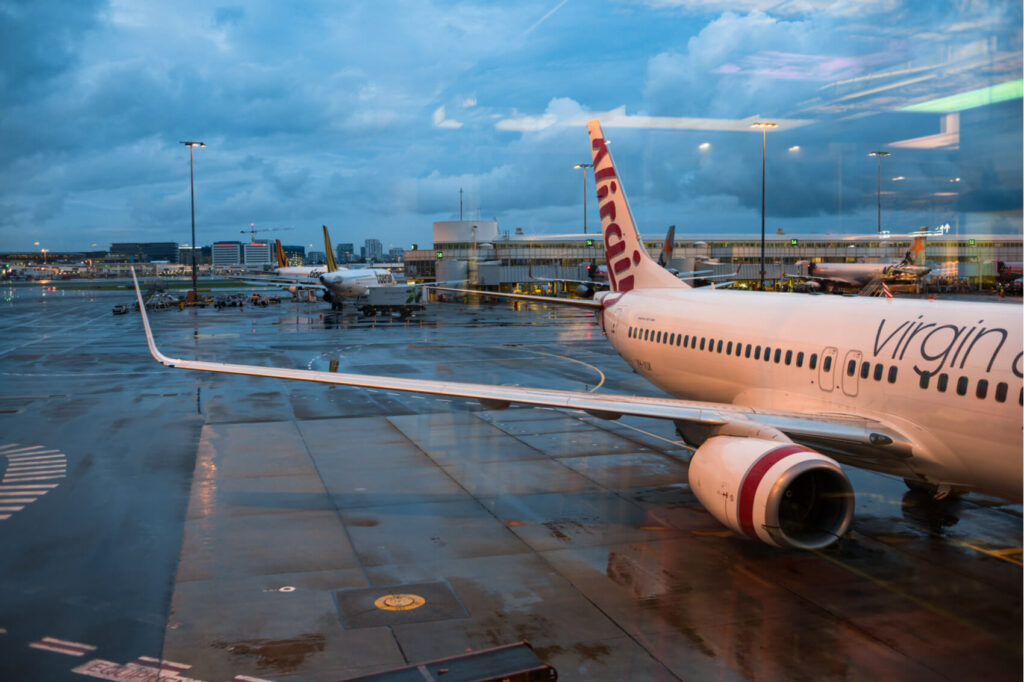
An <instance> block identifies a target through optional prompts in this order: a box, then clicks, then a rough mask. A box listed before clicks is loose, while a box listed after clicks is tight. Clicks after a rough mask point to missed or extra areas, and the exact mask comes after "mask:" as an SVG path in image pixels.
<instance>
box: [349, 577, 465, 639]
mask: <svg viewBox="0 0 1024 682" xmlns="http://www.w3.org/2000/svg"><path fill="white" fill-rule="evenodd" d="M332 594H333V595H334V601H335V603H336V604H337V605H338V616H339V617H340V618H341V624H342V626H344V627H345V628H346V629H353V628H372V627H380V626H382V625H402V624H405V623H427V622H431V621H438V620H450V619H452V618H467V617H468V616H469V614H467V613H466V610H465V609H464V608H462V604H460V603H459V600H458V598H457V597H456V596H455V593H454V592H452V589H451V588H450V587H449V586H448V584H447V583H443V582H438V583H419V584H416V585H388V586H384V587H361V588H358V589H354V590H334V592H333V593H332Z"/></svg>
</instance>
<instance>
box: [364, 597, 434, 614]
mask: <svg viewBox="0 0 1024 682" xmlns="http://www.w3.org/2000/svg"><path fill="white" fill-rule="evenodd" d="M426 603H427V600H426V599H424V598H423V597H421V596H419V595H418V594H385V595H384V596H383V597H380V598H379V599H377V600H376V601H374V602H373V605H374V606H376V607H377V608H378V609H381V610H383V611H412V610H413V609H418V608H419V607H421V606H423V605H424V604H426Z"/></svg>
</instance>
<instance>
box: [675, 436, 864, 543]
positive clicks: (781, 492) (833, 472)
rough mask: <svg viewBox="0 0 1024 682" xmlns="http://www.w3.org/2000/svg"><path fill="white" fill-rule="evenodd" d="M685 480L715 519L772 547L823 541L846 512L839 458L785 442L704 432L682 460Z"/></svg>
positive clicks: (837, 533)
mask: <svg viewBox="0 0 1024 682" xmlns="http://www.w3.org/2000/svg"><path fill="white" fill-rule="evenodd" d="M690 487H691V489H692V490H693V492H694V494H695V495H696V496H697V499H698V500H700V502H701V504H703V505H704V507H705V508H706V509H707V510H708V511H709V512H711V515H712V516H714V517H715V518H716V519H718V520H719V521H720V522H722V523H723V524H725V525H726V526H728V527H729V528H732V529H733V530H735V531H737V532H739V533H742V534H743V535H746V536H747V537H751V538H754V539H758V540H761V541H762V542H766V543H768V544H770V545H775V546H777V547H794V548H798V549H819V548H821V547H826V546H828V545H830V544H832V543H833V542H835V541H836V540H837V539H839V537H841V536H842V535H843V534H844V533H845V532H846V531H847V530H848V529H849V527H850V523H851V521H852V520H853V509H854V495H853V487H852V486H851V485H850V481H849V479H847V478H846V474H844V473H843V470H842V469H841V468H840V467H839V464H837V463H836V462H835V460H833V459H831V458H829V457H826V456H825V455H822V454H821V453H819V452H815V451H814V450H811V449H810V448H806V447H804V446H802V445H795V444H793V443H779V442H776V441H771V440H764V439H760V438H738V437H735V436H717V437H715V438H709V439H708V440H707V441H705V442H704V444H703V445H701V446H700V447H699V448H697V451H696V452H695V453H694V455H693V459H692V460H691V461H690Z"/></svg>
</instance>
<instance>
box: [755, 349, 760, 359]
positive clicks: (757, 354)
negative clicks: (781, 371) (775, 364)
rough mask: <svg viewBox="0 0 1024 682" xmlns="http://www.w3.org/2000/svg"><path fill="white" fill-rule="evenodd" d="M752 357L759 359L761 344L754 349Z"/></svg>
mask: <svg viewBox="0 0 1024 682" xmlns="http://www.w3.org/2000/svg"><path fill="white" fill-rule="evenodd" d="M754 359H755V360H760V359H761V346H758V347H757V348H755V349H754Z"/></svg>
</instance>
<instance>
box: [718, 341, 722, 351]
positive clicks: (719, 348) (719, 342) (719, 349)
mask: <svg viewBox="0 0 1024 682" xmlns="http://www.w3.org/2000/svg"><path fill="white" fill-rule="evenodd" d="M718 352H719V353H721V352H722V340H721V339H719V340H718Z"/></svg>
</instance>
